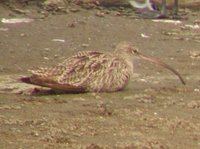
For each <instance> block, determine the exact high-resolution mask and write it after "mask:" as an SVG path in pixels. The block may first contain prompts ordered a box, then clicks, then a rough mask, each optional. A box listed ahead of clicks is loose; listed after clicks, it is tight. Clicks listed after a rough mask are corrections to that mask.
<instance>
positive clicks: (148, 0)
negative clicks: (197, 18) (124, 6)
mask: <svg viewBox="0 0 200 149" xmlns="http://www.w3.org/2000/svg"><path fill="white" fill-rule="evenodd" d="M156 1H161V0H145V2H144V3H139V2H137V0H128V2H129V3H130V4H131V5H132V6H133V7H135V8H138V9H148V10H149V17H150V16H151V17H155V18H166V17H168V15H167V9H166V7H167V6H166V0H162V1H161V10H160V12H158V11H156V10H155V9H154V6H155V4H154V3H156ZM146 15H147V14H146ZM177 16H178V0H174V6H173V17H174V18H178V17H177Z"/></svg>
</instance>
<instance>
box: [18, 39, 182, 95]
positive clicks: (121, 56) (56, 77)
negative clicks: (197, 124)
mask: <svg viewBox="0 0 200 149" xmlns="http://www.w3.org/2000/svg"><path fill="white" fill-rule="evenodd" d="M133 55H136V56H139V57H141V58H142V59H145V60H148V61H151V62H153V63H156V64H158V65H161V66H164V67H166V68H167V69H170V70H171V71H173V72H174V73H175V74H176V75H178V77H179V78H180V79H181V81H182V83H183V84H184V83H185V82H184V81H183V79H182V78H181V76H180V75H179V74H178V72H176V71H175V70H174V69H172V68H171V67H169V66H168V65H166V64H164V63H162V62H160V61H159V60H155V59H152V58H149V57H147V56H144V55H142V54H141V53H139V52H138V51H137V49H136V48H134V47H133V46H131V44H130V43H127V42H123V43H120V44H119V45H118V46H117V48H116V50H115V51H114V52H113V53H102V52H96V51H82V52H78V53H77V54H76V55H74V56H72V57H70V58H68V59H66V60H65V61H64V62H63V63H60V64H58V65H57V66H55V67H50V68H40V69H39V70H36V71H34V70H33V71H31V72H32V76H30V77H22V78H21V80H22V81H23V82H26V83H30V84H35V85H39V86H44V87H49V88H52V89H56V90H63V91H66V92H114V91H119V90H122V89H124V88H125V87H126V85H127V84H128V82H129V79H130V76H131V74H132V73H133V63H132V60H133V59H132V56H133Z"/></svg>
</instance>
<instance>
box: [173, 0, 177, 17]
mask: <svg viewBox="0 0 200 149" xmlns="http://www.w3.org/2000/svg"><path fill="white" fill-rule="evenodd" d="M173 15H175V16H176V15H178V0H174V9H173Z"/></svg>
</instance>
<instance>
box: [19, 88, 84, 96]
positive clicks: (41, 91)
mask: <svg viewBox="0 0 200 149" xmlns="http://www.w3.org/2000/svg"><path fill="white" fill-rule="evenodd" d="M81 93H85V92H81V91H62V90H55V89H48V88H40V87H34V88H30V89H26V90H22V91H20V92H18V93H17V94H20V95H31V96H45V95H61V94H81Z"/></svg>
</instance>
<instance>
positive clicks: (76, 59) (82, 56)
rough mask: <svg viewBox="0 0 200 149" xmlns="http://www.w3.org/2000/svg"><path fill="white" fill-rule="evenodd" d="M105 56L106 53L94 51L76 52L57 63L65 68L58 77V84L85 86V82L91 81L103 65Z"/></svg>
mask: <svg viewBox="0 0 200 149" xmlns="http://www.w3.org/2000/svg"><path fill="white" fill-rule="evenodd" d="M107 57H108V55H106V54H103V53H101V52H96V51H82V52H78V53H77V54H76V55H74V56H72V57H70V58H68V59H67V60H65V61H64V62H63V63H61V64H60V65H59V66H63V67H65V68H66V70H65V71H64V72H63V73H62V75H60V77H59V78H58V82H59V84H70V85H73V86H77V87H84V86H87V82H89V81H91V80H92V79H93V78H94V77H95V75H96V74H97V73H98V72H99V71H100V70H101V69H102V68H103V67H104V63H106V61H107V60H108V58H107Z"/></svg>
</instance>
